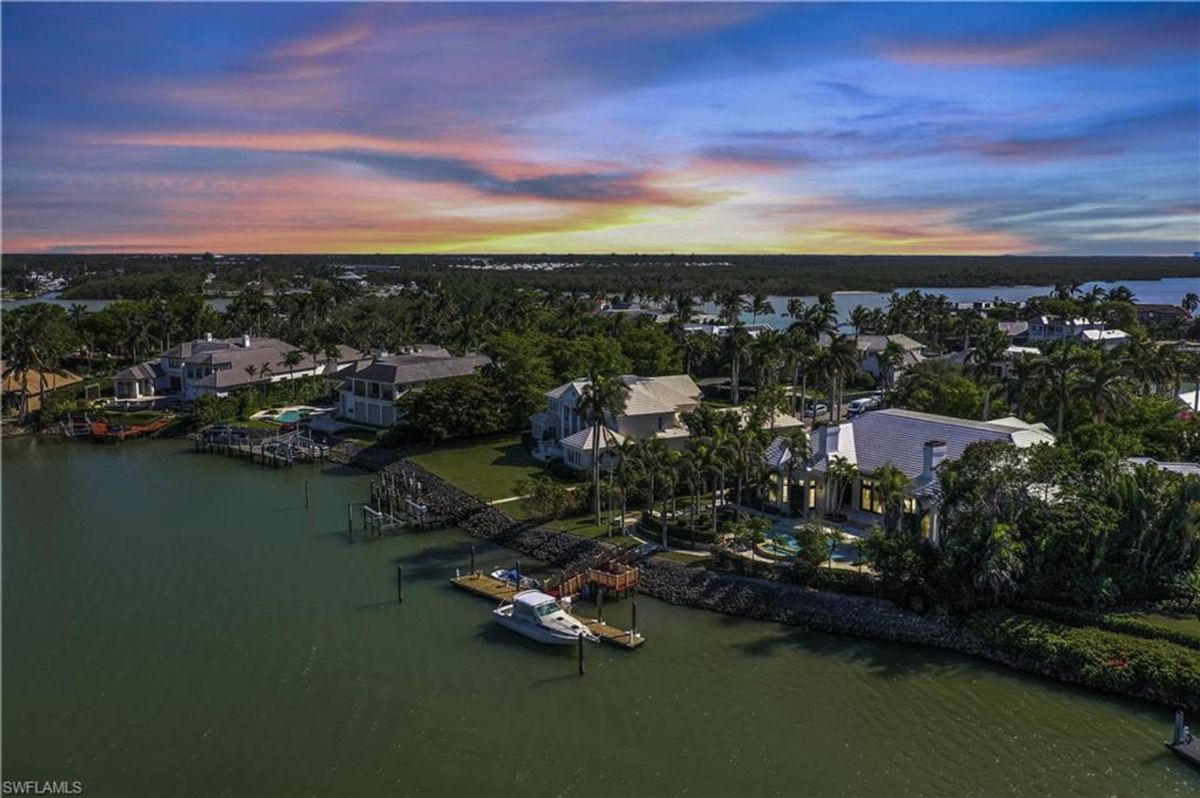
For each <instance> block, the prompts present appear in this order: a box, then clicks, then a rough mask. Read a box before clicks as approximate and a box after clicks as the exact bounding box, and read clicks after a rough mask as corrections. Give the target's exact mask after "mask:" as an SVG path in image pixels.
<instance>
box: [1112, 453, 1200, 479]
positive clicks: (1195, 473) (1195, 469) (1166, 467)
mask: <svg viewBox="0 0 1200 798" xmlns="http://www.w3.org/2000/svg"><path fill="white" fill-rule="evenodd" d="M1125 462H1127V463H1133V464H1134V465H1146V464H1150V465H1152V466H1154V467H1155V468H1159V469H1161V470H1163V471H1173V472H1174V473H1176V474H1182V475H1184V476H1185V477H1200V463H1163V462H1160V461H1158V460H1155V459H1154V458H1152V457H1130V458H1128V459H1126V461H1125Z"/></svg>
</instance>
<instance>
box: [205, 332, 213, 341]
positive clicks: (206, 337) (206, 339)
mask: <svg viewBox="0 0 1200 798" xmlns="http://www.w3.org/2000/svg"><path fill="white" fill-rule="evenodd" d="M204 340H205V341H211V340H212V333H205V334H204Z"/></svg>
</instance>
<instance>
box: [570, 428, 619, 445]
mask: <svg viewBox="0 0 1200 798" xmlns="http://www.w3.org/2000/svg"><path fill="white" fill-rule="evenodd" d="M624 440H625V436H624V435H622V434H621V433H619V432H617V431H616V430H611V429H609V428H608V427H604V428H603V431H602V432H601V433H600V448H601V449H607V448H608V447H609V446H610V445H611V444H613V443H621V442H622V441H624ZM561 443H562V445H563V446H570V447H571V448H572V449H582V450H584V451H591V449H592V428H591V426H587V427H584V428H583V429H581V430H579V432H576V433H575V434H574V435H568V436H567V437H565V438H563V439H562V441H561Z"/></svg>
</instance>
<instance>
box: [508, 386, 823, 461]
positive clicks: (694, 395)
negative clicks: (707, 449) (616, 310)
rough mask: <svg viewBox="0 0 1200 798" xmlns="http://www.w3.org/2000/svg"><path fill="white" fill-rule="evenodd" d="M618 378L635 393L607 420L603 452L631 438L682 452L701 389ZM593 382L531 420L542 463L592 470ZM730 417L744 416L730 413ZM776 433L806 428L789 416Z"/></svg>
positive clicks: (553, 399)
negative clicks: (587, 407)
mask: <svg viewBox="0 0 1200 798" xmlns="http://www.w3.org/2000/svg"><path fill="white" fill-rule="evenodd" d="M618 379H619V380H620V381H621V382H622V383H623V384H624V385H626V386H627V387H628V388H629V393H628V395H627V396H626V398H625V407H624V409H623V411H622V412H621V413H619V414H617V415H613V416H609V417H607V418H605V419H604V425H603V427H602V429H601V432H600V434H601V440H600V446H599V448H600V450H602V451H603V450H605V449H609V448H612V447H615V446H617V445H620V444H621V443H622V442H623V441H624V440H625V439H626V438H636V439H638V440H644V439H646V438H660V439H662V440H663V441H664V442H665V443H666V445H667V446H668V447H669V448H671V449H681V448H682V447H683V444H684V442H685V441H686V440H687V439H688V437H690V435H691V433H690V432H689V431H688V428H687V427H686V426H684V423H683V419H682V416H683V414H685V413H688V412H690V411H692V410H695V409H696V408H697V407H699V405H700V401H701V392H700V388H699V386H697V385H696V383H695V382H694V381H693V380H692V378H691V377H689V376H688V375H687V374H673V375H670V376H666V377H639V376H638V375H636V374H625V375H622V376H621V377H618ZM588 384H589V380H587V379H580V380H573V381H572V382H568V383H564V384H562V385H560V386H558V387H557V388H555V389H553V390H551V391H548V392H547V393H546V409H545V410H543V411H542V412H540V413H536V414H534V415H533V416H531V417H530V422H531V423H532V428H533V439H534V441H535V444H536V448H535V449H534V456H535V457H537V458H538V459H539V460H551V459H555V458H562V460H563V462H565V463H566V464H567V465H568V466H571V467H572V468H577V469H587V468H591V467H592V443H593V440H592V431H593V430H592V425H591V424H590V423H589V421H588V419H586V418H585V417H584V416H583V415H582V414H581V413H580V412H579V401H580V399H581V398H582V397H583V394H584V390H585V388H586V387H587V386H588ZM728 412H744V410H743V408H728ZM769 423H770V424H771V425H772V426H773V427H774V428H776V429H785V428H788V427H796V426H800V422H799V421H798V420H796V419H795V418H792V417H791V416H788V415H786V414H781V415H776V416H775V417H774V418H773V419H771V420H770V422H769Z"/></svg>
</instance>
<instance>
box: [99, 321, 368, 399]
mask: <svg viewBox="0 0 1200 798" xmlns="http://www.w3.org/2000/svg"><path fill="white" fill-rule="evenodd" d="M292 352H296V353H299V358H298V359H297V358H296V356H293V355H290V354H289V353H292ZM356 357H358V353H357V352H356V351H355V350H353V349H351V348H350V347H341V348H340V353H339V356H338V358H337V359H336V360H331V359H330V358H329V357H328V356H326V355H325V354H320V355H317V356H316V357H315V358H314V357H313V356H311V355H310V354H309V353H306V352H304V351H302V350H301V349H299V348H298V347H295V346H292V345H291V344H289V343H286V342H284V341H280V340H278V339H276V338H251V337H250V336H249V335H243V336H241V337H240V338H213V336H212V334H211V333H210V334H206V335H205V336H204V338H203V339H201V340H196V341H185V342H183V343H181V344H178V345H177V346H174V347H172V348H171V349H168V350H167V351H166V352H163V353H162V354H161V355H159V356H158V357H157V358H154V359H153V360H147V361H146V362H144V363H139V364H137V365H135V366H130V367H129V368H127V369H123V370H121V371H120V372H118V373H117V375H116V376H115V377H114V378H113V391H114V394H115V396H116V397H117V398H118V399H145V398H149V397H155V396H177V397H180V398H183V399H196V398H197V397H200V396H204V395H209V394H211V395H216V396H226V395H228V394H230V393H232V392H233V391H237V390H239V389H242V388H245V387H247V386H249V385H254V384H257V383H263V382H279V381H281V380H292V379H299V378H301V377H311V376H315V375H319V374H324V373H326V372H327V371H333V370H336V369H337V368H338V367H339V366H340V365H342V364H344V363H348V362H351V361H353V360H354V359H355V358H356ZM289 360H293V361H295V362H293V363H290V364H289V362H288V361H289Z"/></svg>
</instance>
